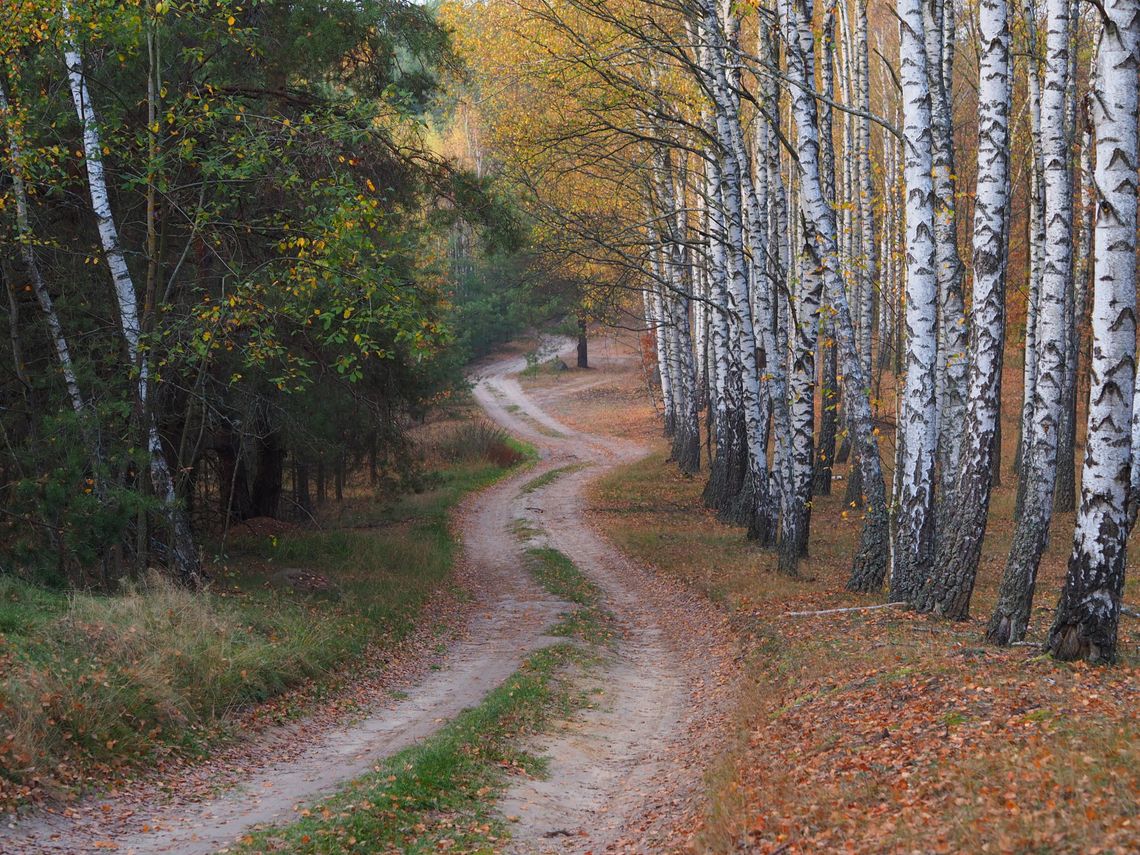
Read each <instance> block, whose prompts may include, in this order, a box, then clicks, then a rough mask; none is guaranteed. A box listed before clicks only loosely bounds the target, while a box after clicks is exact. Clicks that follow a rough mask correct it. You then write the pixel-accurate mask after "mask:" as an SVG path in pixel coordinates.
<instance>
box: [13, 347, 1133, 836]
mask: <svg viewBox="0 0 1140 855" xmlns="http://www.w3.org/2000/svg"><path fill="white" fill-rule="evenodd" d="M559 344H560V345H565V344H567V343H566V342H559ZM551 353H553V350H550V349H548V350H546V351H544V352H543V353H541V354H540V356H539V358H533V357H532V358H531V359H529V360H528V359H527V358H526V352H525V350H524V349H523V348H521V347H519V348H515V349H514V350H513V351H507V352H505V353H504V354H501V355H500V356H499V357H497V358H496V359H495V360H494V361H490V362H488V363H486V364H484V365H483V366H482V367H481V368H480V369H479V372H478V383H477V385H476V387H475V392H474V394H475V399H476V400H477V402H478V403H479V405H480V406H481V407H482V408H483V409H484V410H485V412H486V413H487V414H488V415H489V417H490V418H492V419H493V420H494V421H495V422H497V423H498V424H501V425H502V426H503V427H505V428H506V429H508V430H509V431H511V432H512V433H513V434H514V435H515V436H517V437H519V438H521V439H523V440H525V441H527V442H528V443H530V444H532V445H533V447H534V448H535V449H536V450H537V454H538V461H537V462H536V463H535V465H534V466H533V467H532V468H531V469H529V470H528V471H525V472H519V473H517V474H515V475H513V476H511V477H509V478H507V479H505V480H501V481H499V482H498V483H496V484H494V485H492V486H490V487H488V488H487V489H485V490H484V491H483V492H480V493H476V494H474V495H472V496H470V497H469V498H468V499H467V500H465V501H464V502H463V503H462V504H461V505H460V506H459V508H458V512H457V515H456V522H455V525H456V531H457V532H458V534H459V537H460V540H461V543H462V561H461V563H460V568H459V570H458V573H457V577H456V581H457V582H458V587H459V589H460V592H461V593H460V594H459V595H453V596H451V597H450V598H444V599H441V600H433V601H432V605H429V606H428V610H427V611H426V612H425V616H426V617H425V618H424V619H422V620H420V621H419V622H417V624H416V629H415V631H414V632H413V633H412V636H411V637H410V638H409V640H408V642H407V644H405V645H403V646H402V647H401V648H400V649H399V650H398V651H396V652H395V653H391V654H387V655H385V657H383V661H378V662H375V663H373V665H374V667H372V668H371V669H365V671H364V674H363V676H362V679H361V681H360V682H359V683H358V684H356V685H354V686H353V687H352V698H353V700H352V702H351V703H349V704H342V701H341V700H340V699H339V696H336V695H333V696H332V697H330V699H329V701H328V704H327V705H326V708H324V709H321V710H320V711H319V712H318V713H317V714H316V715H312V716H306V717H303V718H301V719H299V720H297V721H293V722H291V723H289V724H287V725H285V726H283V727H280V728H270V729H269V730H268V731H264V732H261V733H259V734H256V735H254V736H252V737H251V738H250V739H249V740H248V741H246V742H244V743H241V744H239V745H238V746H236V747H234V748H231V749H228V751H229V753H226V752H221V753H219V754H218V755H216V756H215V757H213V758H211V759H210V760H209V761H207V762H205V763H198V764H186V765H185V766H184V767H177V768H175V769H173V770H170V771H167V770H161V777H149V778H146V777H144V779H143V780H141V781H137V782H135V783H134V784H125V785H122V786H120V787H119V788H118V790H117V792H114V793H111V794H108V795H107V796H105V797H103V798H100V799H89V800H86V801H84V802H82V803H81V804H80V805H78V806H73V807H71V808H69V809H68V810H67V811H66V812H65V813H61V814H54V815H50V814H49V815H45V814H44V813H42V812H41V813H40V814H38V815H35V816H33V817H32V818H30V819H29V820H28V821H26V822H22V823H19V824H17V825H16V827H15V828H10V829H8V830H7V831H4V832H0V850H2V851H4V852H8V851H12V852H28V853H39V852H45V853H46V852H95V851H106V850H118V851H123V852H136V853H147V852H154V853H158V852H163V853H208V852H213V851H217V850H219V849H222V850H223V851H233V852H241V853H251V854H252V853H262V852H288V853H298V855H303V853H314V855H315V854H316V853H342V852H343V853H360V855H364V853H376V852H384V853H389V852H390V853H396V852H434V851H452V852H498V851H507V852H519V853H553V852H571V853H588V852H593V853H601V852H604V851H615V852H646V853H657V852H674V851H693V850H698V851H705V850H711V851H717V852H730V851H739V852H756V853H785V852H835V851H851V852H868V853H870V852H884V851H889V852H960V851H978V852H984V851H990V852H1082V853H1083V852H1102V851H1103V852H1131V851H1135V848H1136V847H1135V841H1136V840H1137V839H1138V829H1137V823H1140V816H1138V815H1137V805H1138V803H1140V790H1138V785H1140V778H1138V775H1140V772H1138V770H1140V740H1138V739H1137V728H1136V722H1137V718H1136V710H1137V709H1138V708H1140V680H1138V676H1140V672H1138V666H1140V648H1138V645H1140V625H1138V622H1132V623H1127V622H1126V623H1125V624H1123V625H1122V637H1121V649H1122V652H1123V656H1122V661H1121V663H1120V664H1119V665H1117V666H1115V667H1113V668H1088V667H1084V666H1081V665H1062V664H1059V663H1055V662H1052V661H1051V660H1049V659H1047V658H1044V657H1042V656H1041V655H1040V653H1039V651H1038V650H1037V649H1036V648H1033V647H1019V648H1014V649H1012V650H998V649H995V648H992V647H989V646H987V645H985V644H984V643H982V641H981V632H982V627H983V625H984V619H985V617H987V616H988V610H989V609H990V607H991V606H992V604H993V601H994V599H995V595H996V588H997V583H998V579H999V577H1000V572H1001V564H1002V560H1003V558H1004V553H1005V551H1006V550H1007V549H1008V545H1009V539H1010V535H1011V529H1012V526H1011V524H1010V522H1009V520H1010V519H1011V512H1012V502H1013V496H1012V491H1013V487H1014V484H1015V479H1014V478H1013V477H1012V476H1010V477H1007V478H1006V479H1005V485H1004V486H1003V487H1002V488H1001V489H1000V490H999V492H998V494H997V496H996V497H995V502H994V518H993V524H992V526H991V535H990V537H988V539H987V545H986V551H985V557H984V560H983V566H982V573H981V576H980V578H979V584H978V590H977V593H976V596H975V600H974V609H975V617H974V619H972V620H971V621H968V622H964V623H947V622H942V621H937V620H933V619H928V618H925V617H919V616H915V615H912V614H909V613H907V612H905V611H902V610H898V609H894V608H871V609H867V610H859V611H841V612H832V613H826V614H817V613H816V612H819V611H820V610H827V609H835V608H839V609H849V608H861V607H865V606H878V605H881V604H882V603H883V601H884V597H883V596H878V597H873V596H859V595H853V594H850V593H847V592H846V591H844V589H843V586H844V583H845V581H846V572H847V570H848V562H849V560H850V555H851V552H852V550H853V546H854V544H855V541H856V538H857V535H858V530H859V523H860V520H859V512H858V509H857V508H853V507H851V506H850V505H846V504H845V503H844V500H843V495H842V492H843V489H842V488H843V486H844V482H843V480H842V478H843V475H844V474H845V472H844V468H845V467H842V466H841V467H838V468H837V471H836V481H835V486H836V489H835V491H834V493H833V495H831V496H827V497H820V498H819V499H818V500H817V501H816V503H815V505H814V507H813V528H812V532H813V535H814V537H813V539H812V542H811V549H810V551H811V556H810V558H809V559H808V560H806V561H805V562H804V564H803V566H802V574H801V577H800V578H796V579H791V578H788V577H785V576H781V575H779V574H777V573H776V572H775V570H774V565H775V561H774V557H773V556H772V555H770V554H769V553H766V552H764V551H761V550H758V549H756V548H755V547H754V546H752V545H750V544H749V543H748V542H747V541H746V540H745V538H744V535H743V531H742V530H740V529H739V528H735V527H732V526H728V525H724V524H722V523H720V522H718V521H717V520H716V519H715V517H714V516H713V515H711V514H710V513H709V512H708V511H707V510H705V509H704V508H703V506H702V503H701V497H700V494H701V489H702V486H703V480H702V479H700V478H686V477H684V476H681V475H680V474H678V473H677V471H676V469H675V467H673V466H672V465H671V464H670V463H669V462H668V460H667V455H668V449H667V445H666V444H665V442H664V441H663V440H662V438H661V437H660V422H659V419H658V417H657V414H656V413H655V411H654V407H653V405H652V403H651V399H650V397H649V394H648V392H647V385H646V376H647V365H646V363H645V361H644V360H643V359H642V358H641V355H640V354H641V343H640V342H639V341H638V340H637V339H636V338H635V337H633V336H630V335H617V336H612V337H611V336H606V337H599V338H596V339H594V340H592V342H591V354H590V357H591V366H592V367H591V368H590V369H586V370H579V369H569V368H566V367H565V366H564V365H559V364H557V363H549V362H547V361H546V359H547V357H548V356H550V355H551ZM563 358H564V359H566V358H567V357H566V356H563ZM568 361H569V360H568ZM1006 395H1007V400H1006V412H1014V413H1015V412H1016V407H1017V402H1016V397H1015V396H1016V392H1010V391H1009V390H1007V391H1006ZM1005 435H1006V458H1005V459H1006V460H1007V461H1008V460H1010V459H1012V454H1013V451H1012V445H1013V438H1014V436H1015V431H1014V430H1012V429H1007V430H1006V433H1005ZM885 437H886V440H887V442H889V434H885ZM889 453H890V450H889V448H885V449H884V456H885V457H889ZM1071 527H1072V514H1067V515H1059V518H1058V520H1057V522H1056V528H1055V531H1054V537H1053V541H1052V545H1051V547H1050V550H1049V554H1048V556H1047V558H1046V561H1045V563H1044V565H1043V567H1042V572H1041V578H1040V581H1039V587H1038V590H1039V597H1038V599H1039V608H1038V609H1037V611H1036V612H1035V615H1034V622H1033V626H1032V627H1031V633H1030V638H1031V640H1039V639H1040V638H1041V636H1042V633H1043V631H1044V629H1045V627H1046V626H1047V622H1048V619H1049V612H1050V610H1051V606H1052V605H1053V601H1054V598H1055V597H1056V594H1057V591H1058V590H1059V586H1060V581H1061V577H1062V573H1063V565H1064V558H1065V553H1066V552H1067V547H1068V542H1069V540H1070V537H1071ZM1138 557H1140V556H1138ZM1138 593H1140V586H1138V585H1137V583H1136V580H1135V579H1132V580H1131V581H1130V582H1129V586H1128V590H1127V592H1126V599H1128V600H1129V602H1133V603H1135V602H1136V601H1137V600H1138V599H1140V596H1138ZM445 628H446V629H445ZM328 708H331V709H332V712H329V709H328ZM158 781H161V784H162V787H161V795H159V796H157V797H156V795H155V793H156V792H159V789H158V787H157V782H158ZM330 794H332V795H330Z"/></svg>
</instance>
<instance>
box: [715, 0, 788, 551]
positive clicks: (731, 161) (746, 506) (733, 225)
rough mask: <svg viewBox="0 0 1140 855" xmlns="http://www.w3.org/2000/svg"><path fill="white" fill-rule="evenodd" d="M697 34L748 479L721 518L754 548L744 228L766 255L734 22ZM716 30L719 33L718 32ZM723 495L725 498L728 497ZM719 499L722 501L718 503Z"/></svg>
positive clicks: (758, 435)
mask: <svg viewBox="0 0 1140 855" xmlns="http://www.w3.org/2000/svg"><path fill="white" fill-rule="evenodd" d="M703 11H704V14H703V19H702V21H701V26H700V28H699V30H700V32H701V34H702V36H703V38H704V39H705V41H706V46H705V47H704V49H703V50H702V51H701V52H700V53H701V58H702V60H703V62H704V64H705V66H706V73H707V77H708V79H709V84H710V86H709V89H710V90H711V94H712V98H713V106H714V114H715V129H716V139H717V141H718V144H719V151H718V155H719V163H718V167H719V173H720V178H721V184H722V190H723V192H722V194H721V201H722V204H723V206H724V237H725V251H726V258H727V260H728V267H729V277H728V283H727V285H728V288H727V296H728V305H729V310H730V312H731V313H732V317H731V322H732V326H733V328H734V332H735V341H734V342H733V344H734V347H735V351H736V354H737V361H738V365H739V378H740V389H741V395H740V405H741V411H740V415H741V417H742V419H743V428H744V435H743V437H742V438H743V441H744V443H745V446H746V447H745V449H744V451H745V454H746V456H747V466H748V479H747V481H746V484H745V485H744V489H743V490H742V491H741V494H740V496H739V499H738V501H737V504H736V507H735V508H731V509H726V510H728V511H729V516H730V517H732V518H735V519H737V520H738V521H740V522H744V523H745V524H747V525H748V528H749V531H750V533H752V535H753V536H754V537H756V538H757V539H759V540H760V541H761V542H765V543H766V542H767V541H768V540H769V539H770V538H771V534H770V531H771V528H772V524H771V520H770V516H771V511H770V507H771V503H770V501H769V499H768V485H769V481H770V478H769V474H768V458H767V455H768V451H767V442H766V439H767V434H766V426H765V422H764V415H765V413H766V410H767V408H766V406H765V402H764V390H763V389H762V388H761V383H760V373H761V372H760V359H759V357H758V355H757V341H756V331H755V323H754V319H753V315H752V300H751V297H752V289H751V288H750V286H749V276H748V266H747V263H746V256H745V253H744V249H745V226H746V223H748V222H749V221H751V222H752V227H751V228H749V229H748V235H749V240H750V242H751V250H752V255H753V257H754V258H757V257H759V258H762V257H764V256H765V255H766V254H767V249H766V246H765V243H766V240H767V234H766V232H765V230H764V229H763V228H761V227H759V225H758V223H759V202H758V200H757V198H756V195H755V191H754V188H753V186H752V182H751V175H750V170H749V168H748V157H747V149H746V147H745V145H744V136H743V132H742V130H741V127H740V118H739V112H738V109H739V108H738V103H737V97H736V95H735V92H736V88H735V87H736V84H735V83H734V81H735V79H736V73H735V70H734V67H733V62H732V61H731V57H730V55H731V54H732V50H731V49H730V48H731V46H732V44H733V42H732V36H733V32H734V31H735V28H736V26H737V23H736V21H735V16H734V15H732V14H728V15H727V18H726V19H725V20H724V21H722V19H721V16H719V15H718V13H717V10H716V9H715V8H714V7H713V6H712V5H711V4H709V5H707V6H706V7H705V9H704V10H703ZM722 27H723V29H722ZM730 492H731V491H730ZM726 498H727V497H726Z"/></svg>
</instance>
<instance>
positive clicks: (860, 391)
mask: <svg viewBox="0 0 1140 855" xmlns="http://www.w3.org/2000/svg"><path fill="white" fill-rule="evenodd" d="M778 8H779V10H780V15H781V18H782V19H783V22H784V24H785V26H786V27H787V29H788V30H789V31H790V32H798V33H799V39H798V40H791V39H789V40H788V76H789V78H790V79H791V81H792V83H793V86H792V91H791V93H790V94H791V98H792V109H793V114H794V117H795V124H796V133H797V140H798V143H797V161H798V165H799V175H800V210H801V214H802V223H803V226H804V229H805V249H806V252H807V255H808V268H809V269H810V270H811V271H812V272H813V274H814V275H813V276H812V277H811V278H812V279H817V280H822V283H821V284H823V285H824V287H826V289H827V294H828V299H829V300H830V302H831V305H832V306H833V308H834V310H835V327H836V332H837V334H838V345H839V348H840V354H841V356H842V361H843V374H844V382H845V384H846V389H847V392H848V394H847V399H846V405H847V411H848V423H849V425H850V426H851V429H852V432H853V433H854V434H855V443H856V445H857V446H858V460H859V465H860V466H861V467H862V473H863V479H864V487H865V490H866V494H867V511H866V519H865V522H864V526H863V536H862V541H861V543H860V548H859V552H858V553H857V555H856V556H855V560H854V565H853V568H852V580H851V581H852V586H853V587H856V588H859V589H861V590H867V589H870V588H871V587H873V586H875V585H877V586H881V585H882V583H883V577H884V576H885V574H886V566H887V556H888V548H887V541H888V532H887V502H886V493H885V489H884V485H883V475H882V469H881V464H880V460H879V448H878V440H877V438H876V436H875V433H874V428H873V424H872V418H871V404H870V396H869V392H870V390H869V384H868V379H867V378H866V377H865V376H864V374H863V369H862V363H861V361H860V359H859V353H858V349H857V346H856V342H855V332H854V328H853V326H852V323H851V312H850V308H849V306H848V304H847V295H846V292H845V291H844V288H843V278H842V276H841V274H840V272H839V245H838V238H837V235H836V217H835V210H834V208H832V207H831V206H830V205H828V203H827V199H826V198H825V196H824V188H823V182H822V181H821V178H820V173H819V152H820V141H819V136H818V130H817V128H818V125H817V121H816V112H815V111H816V105H815V99H814V98H813V96H812V86H811V68H812V63H811V61H810V57H811V56H812V55H813V53H814V45H813V41H812V35H811V30H810V18H809V17H808V12H807V9H806V6H805V5H804V3H803V0H779V4H778ZM805 48H806V50H805ZM812 287H818V286H815V285H814V283H812ZM803 294H804V295H805V297H806V300H808V301H810V300H812V299H813V298H814V301H815V302H814V306H815V307H816V309H817V310H818V305H819V296H818V292H817V293H816V294H815V295H812V294H811V292H810V291H809V290H808V288H806V287H805V288H804V289H803ZM811 307H812V303H811V302H806V301H805V300H801V301H799V302H798V304H797V313H798V314H799V315H800V316H801V317H800V318H798V326H799V327H800V328H801V330H802V328H803V327H804V326H810V324H808V323H806V322H805V319H804V318H803V317H802V316H803V315H804V314H806V313H807V312H810V311H811ZM797 332H800V331H797ZM801 334H802V333H801ZM802 353H803V351H802V350H801V351H800V353H799V354H797V356H798V357H801V356H802ZM808 353H809V355H810V354H811V353H812V352H811V351H809V352H808ZM792 395H793V402H795V389H794V386H793V389H792ZM809 403H810V401H809ZM792 413H793V431H794V430H795V427H794V419H795V418H796V414H797V410H796V409H795V407H793V410H792ZM784 558H785V555H784V554H783V553H782V554H781V559H782V560H783V559H784Z"/></svg>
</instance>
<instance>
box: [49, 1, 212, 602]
mask: <svg viewBox="0 0 1140 855" xmlns="http://www.w3.org/2000/svg"><path fill="white" fill-rule="evenodd" d="M60 11H61V15H62V18H63V20H64V62H65V64H66V67H67V77H68V83H69V85H70V89H71V97H72V101H73V102H74V105H75V112H76V115H77V117H78V119H79V124H80V127H81V129H82V133H83V154H84V162H85V164H86V167H87V186H88V190H89V191H90V196H91V207H92V209H93V211H94V213H95V221H96V224H97V226H98V230H99V239H100V242H101V243H102V246H103V257H104V259H105V260H106V262H107V267H108V269H109V270H110V272H111V282H112V284H113V285H114V290H115V299H116V302H117V305H118V309H119V325H120V328H121V331H122V334H123V340H124V341H125V343H126V345H127V355H128V357H129V358H130V360H131V363H132V365H133V366H134V367H135V369H136V370H137V371H138V375H139V376H138V403H139V407H140V410H141V414H142V417H143V425H144V428H145V430H146V434H147V452H148V454H149V464H150V478H151V484H152V486H153V489H154V492H155V495H156V496H157V497H158V498H159V499H160V500H161V501H162V503H163V506H164V512H165V515H166V518H167V522H168V524H169V526H170V530H171V540H172V543H171V545H172V549H171V553H172V558H173V561H172V563H173V566H174V569H175V571H176V573H177V574H178V577H179V579H180V580H181V581H182V582H184V583H185V584H188V585H190V586H192V587H199V586H200V585H202V584H203V583H204V582H205V581H206V579H205V576H204V575H203V573H202V567H201V562H200V561H199V558H198V551H197V548H196V547H195V545H194V536H193V534H192V532H191V530H190V521H189V519H187V517H186V513H185V511H183V510H182V508H180V507H179V505H178V497H177V495H176V493H175V489H174V478H173V477H172V476H171V473H170V467H169V465H168V464H167V462H166V454H165V452H164V451H163V449H162V441H161V439H160V437H159V434H158V425H157V423H156V422H155V419H154V414H153V413H152V412H151V411H150V407H149V401H148V400H147V390H148V388H149V368H148V361H147V359H146V357H145V355H144V354H142V353H141V352H140V329H139V313H138V301H137V297H136V293H135V286H134V281H133V280H132V279H131V272H130V268H129V267H128V266H127V259H126V255H125V254H124V252H123V247H122V243H121V242H120V239H119V230H118V227H117V226H116V224H115V218H114V215H113V213H112V210H111V199H110V194H109V193H108V189H107V179H106V174H105V171H104V168H103V143H102V139H101V132H100V127H99V121H98V118H97V117H96V115H95V107H94V103H93V102H92V100H91V94H90V92H89V90H88V87H87V76H86V73H85V72H84V68H83V56H82V54H81V52H80V50H79V44H78V41H77V40H76V38H75V34H74V32H73V23H72V18H71V11H70V6H69V4H68V3H66V2H64V3H62V4H61V6H60Z"/></svg>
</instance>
